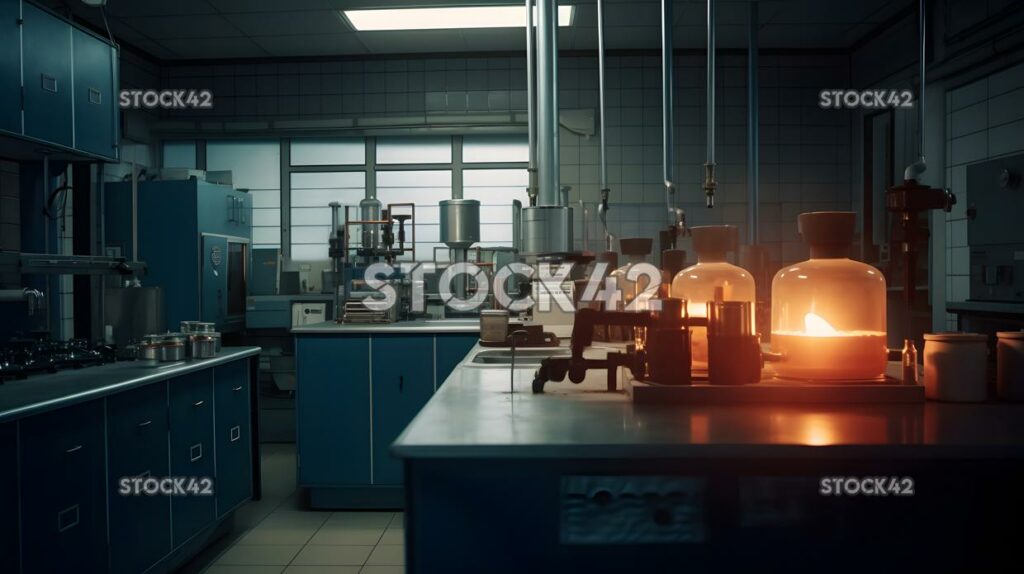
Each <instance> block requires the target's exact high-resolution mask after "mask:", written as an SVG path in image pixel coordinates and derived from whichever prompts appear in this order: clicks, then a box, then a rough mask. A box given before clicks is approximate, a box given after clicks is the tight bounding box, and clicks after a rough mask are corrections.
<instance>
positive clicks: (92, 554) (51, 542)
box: [19, 401, 107, 572]
mask: <svg viewBox="0 0 1024 574" xmlns="http://www.w3.org/2000/svg"><path fill="white" fill-rule="evenodd" d="M19 425H20V451H21V465H22V466H21V529H22V558H23V562H22V564H23V570H24V571H25V572H102V571H105V570H106V569H107V551H106V549H107V541H106V520H107V516H106V504H105V502H106V497H105V489H104V482H103V477H104V470H105V468H104V456H105V452H104V440H103V438H104V437H103V402H102V401H93V402H89V403H85V404H81V405H76V406H73V407H67V408H64V409H60V410H58V411H54V412H51V413H47V414H43V415H38V416H34V417H30V418H27V419H25V420H23V421H21V422H20V423H19Z"/></svg>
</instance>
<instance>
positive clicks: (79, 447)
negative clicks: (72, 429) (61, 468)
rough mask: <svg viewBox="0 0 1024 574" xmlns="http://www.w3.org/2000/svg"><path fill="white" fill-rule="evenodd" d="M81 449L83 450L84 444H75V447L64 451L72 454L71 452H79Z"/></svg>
mask: <svg viewBox="0 0 1024 574" xmlns="http://www.w3.org/2000/svg"><path fill="white" fill-rule="evenodd" d="M80 450H82V445H80V444H76V445H75V446H73V447H71V448H69V449H67V450H66V451H64V452H65V453H66V454H71V453H73V452H78V451H80Z"/></svg>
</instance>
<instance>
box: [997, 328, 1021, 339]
mask: <svg viewBox="0 0 1024 574" xmlns="http://www.w3.org/2000/svg"><path fill="white" fill-rule="evenodd" d="M996 337H999V338H1000V339H1024V330H1021V331H998V332H996Z"/></svg>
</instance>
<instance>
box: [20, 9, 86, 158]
mask: <svg viewBox="0 0 1024 574" xmlns="http://www.w3.org/2000/svg"><path fill="white" fill-rule="evenodd" d="M21 9H22V18H23V25H22V66H23V76H22V78H23V81H24V90H25V95H24V102H23V106H24V112H25V135H27V136H30V137H33V138H37V139H40V140H44V141H48V142H53V143H56V144H60V145H62V146H65V147H72V146H73V145H74V117H73V114H72V76H71V25H70V24H68V23H67V22H66V21H64V20H61V19H60V18H58V17H56V16H54V15H53V14H51V13H49V12H47V11H45V10H43V9H41V8H37V7H36V6H34V5H32V4H29V3H28V2H23V3H22V5H21Z"/></svg>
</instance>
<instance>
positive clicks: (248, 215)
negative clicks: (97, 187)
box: [106, 178, 252, 331]
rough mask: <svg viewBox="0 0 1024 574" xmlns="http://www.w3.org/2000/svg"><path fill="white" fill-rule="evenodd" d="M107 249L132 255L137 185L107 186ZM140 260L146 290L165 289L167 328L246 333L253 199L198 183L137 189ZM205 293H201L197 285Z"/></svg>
mask: <svg viewBox="0 0 1024 574" xmlns="http://www.w3.org/2000/svg"><path fill="white" fill-rule="evenodd" d="M106 193H107V199H106V216H107V217H106V221H107V249H108V250H113V251H115V252H119V253H121V254H123V255H124V256H126V257H129V258H131V257H134V256H135V254H133V253H132V227H131V226H132V213H131V207H132V187H131V183H128V182H125V183H116V184H107V186H106ZM138 226H139V229H138V238H139V253H138V259H140V260H142V261H145V262H146V265H147V266H148V272H147V275H146V277H144V278H143V284H144V285H147V286H150V287H162V288H163V292H164V308H165V317H166V318H167V328H168V329H171V330H174V331H177V330H178V328H179V325H180V323H181V321H190V320H191V321H194V320H196V319H199V320H202V321H209V322H212V323H216V325H217V329H218V330H220V331H233V330H237V329H241V328H243V327H244V326H245V298H246V294H247V285H248V270H249V265H250V256H251V252H250V249H249V247H250V242H251V240H252V197H250V196H249V194H248V193H245V192H243V191H237V190H234V189H232V188H231V187H229V186H225V185H214V184H212V183H206V182H204V181H198V180H196V179H195V178H191V179H187V180H179V181H144V182H140V183H139V184H138ZM197 285H198V286H199V287H198V288H197V287H196V286H197Z"/></svg>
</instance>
